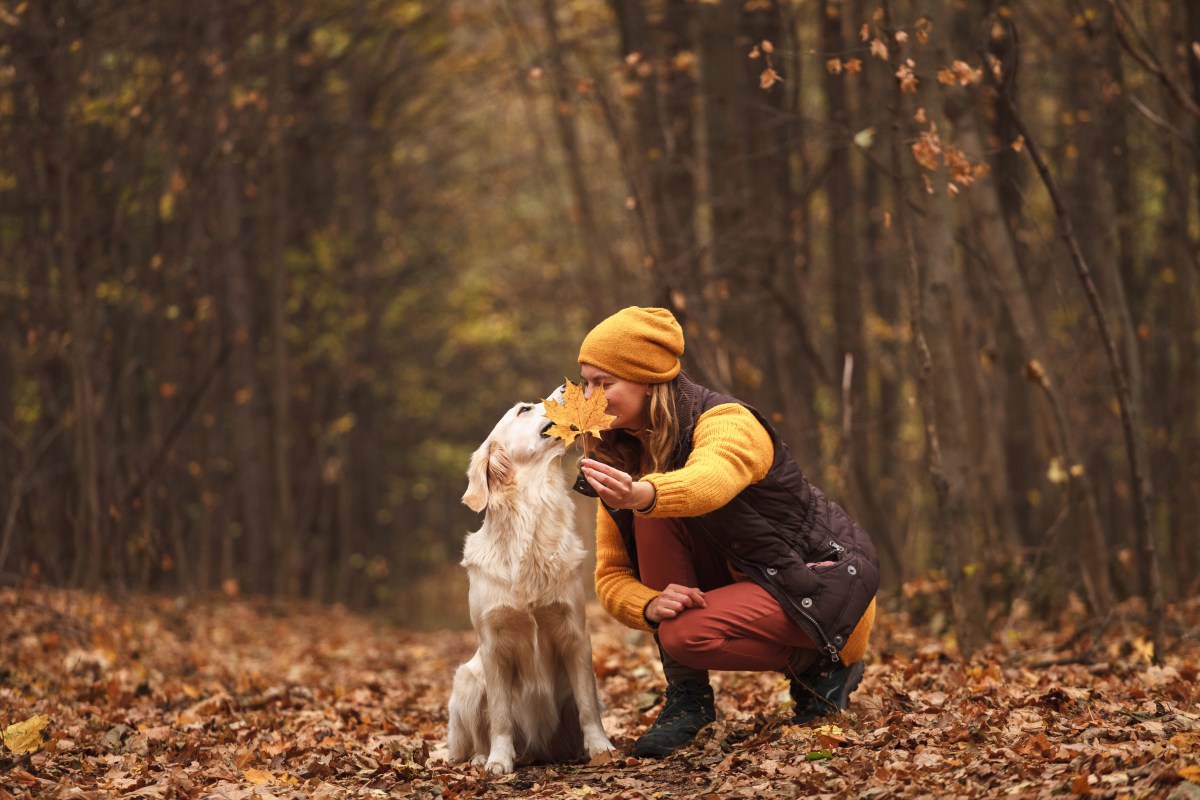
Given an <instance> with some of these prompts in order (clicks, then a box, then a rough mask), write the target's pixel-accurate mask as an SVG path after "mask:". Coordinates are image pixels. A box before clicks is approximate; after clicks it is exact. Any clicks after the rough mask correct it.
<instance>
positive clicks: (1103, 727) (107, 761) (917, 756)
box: [0, 588, 1200, 800]
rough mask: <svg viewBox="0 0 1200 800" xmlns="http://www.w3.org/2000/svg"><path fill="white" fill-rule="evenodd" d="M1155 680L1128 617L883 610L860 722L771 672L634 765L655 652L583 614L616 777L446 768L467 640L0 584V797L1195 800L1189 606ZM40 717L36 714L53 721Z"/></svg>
mask: <svg viewBox="0 0 1200 800" xmlns="http://www.w3.org/2000/svg"><path fill="white" fill-rule="evenodd" d="M1169 623H1170V624H1169V625H1168V630H1169V631H1170V632H1171V639H1170V642H1169V645H1170V647H1169V649H1168V652H1167V653H1166V657H1165V659H1164V663H1163V664H1162V665H1152V664H1151V663H1149V660H1148V656H1149V655H1150V653H1149V650H1148V646H1147V645H1146V643H1145V641H1144V640H1143V639H1141V638H1139V636H1138V631H1137V630H1136V629H1134V628H1133V627H1132V624H1131V623H1128V622H1127V621H1126V619H1124V618H1118V620H1117V621H1116V622H1112V621H1111V620H1110V621H1109V624H1106V625H1095V624H1088V623H1087V622H1086V620H1080V621H1077V622H1076V623H1071V622H1060V623H1058V624H1056V625H1055V626H1054V628H1053V629H1046V628H1043V627H1039V626H1036V625H1033V624H1031V623H1030V622H1028V621H1025V622H1023V623H1022V624H1020V625H1017V626H1015V627H1011V626H1010V627H1008V628H1005V629H1004V630H1000V631H998V632H997V633H996V641H995V642H994V643H993V644H992V645H991V646H989V647H988V648H987V649H985V650H984V651H982V652H981V653H980V654H979V655H977V656H975V657H973V658H972V659H970V660H969V661H964V660H962V659H960V658H958V657H957V655H956V651H955V649H954V647H953V643H952V642H950V641H948V640H947V639H946V638H944V637H939V636H934V635H932V634H930V633H929V632H928V631H927V630H923V629H919V628H917V627H914V626H912V625H910V624H908V623H906V621H905V618H904V617H903V616H902V615H899V614H890V615H882V616H881V619H880V623H879V625H878V628H877V631H878V633H877V635H876V636H875V637H874V639H873V651H872V654H871V656H870V660H869V666H868V669H867V673H866V677H865V679H864V682H863V685H862V687H861V688H860V690H859V691H858V693H857V694H856V695H855V698H854V700H855V702H854V704H853V705H852V707H851V709H850V711H848V712H846V713H844V714H841V715H838V716H836V717H832V718H828V719H826V720H824V721H823V722H826V723H828V724H826V725H824V726H810V727H797V726H794V725H790V724H788V723H787V709H786V704H787V690H786V689H787V687H786V684H785V683H784V681H783V679H782V678H781V677H780V676H778V675H768V674H749V673H723V674H717V675H715V676H714V685H715V686H716V687H717V698H718V717H719V718H718V721H717V723H716V724H714V725H713V726H710V727H709V728H708V729H706V730H705V731H704V732H702V734H701V736H700V738H699V741H698V742H697V744H696V745H695V746H694V747H692V748H690V749H688V750H686V751H684V752H682V753H680V754H677V755H676V756H674V757H672V758H669V759H666V760H664V761H639V760H637V759H635V758H632V757H630V756H629V755H628V753H629V748H630V745H631V743H632V741H633V739H634V737H636V735H637V733H638V732H639V730H641V729H642V727H643V726H644V725H645V724H646V723H648V722H649V721H650V720H651V719H653V716H654V713H655V712H656V704H657V702H658V701H659V699H660V698H659V696H658V694H657V691H658V690H659V689H660V688H661V686H662V681H661V674H660V672H659V671H658V667H657V665H656V663H655V661H654V659H653V658H652V651H651V649H650V642H649V641H648V640H647V639H646V638H645V637H644V636H643V635H641V634H636V633H631V632H627V631H625V630H623V629H621V628H619V627H618V626H617V625H616V624H615V623H612V622H611V621H609V620H608V619H607V618H606V617H605V616H604V615H603V613H601V612H599V611H598V610H597V609H595V608H593V609H590V611H589V626H590V628H591V631H592V637H593V647H594V663H595V667H596V672H597V675H598V676H599V685H600V689H601V694H602V697H603V699H604V701H605V703H606V704H607V711H606V713H605V717H604V721H605V727H606V729H607V731H608V733H609V735H610V738H611V739H612V740H613V742H614V744H616V745H617V747H618V753H617V754H616V757H615V758H613V759H598V761H603V762H604V763H596V764H584V763H579V764H559V765H541V764H528V765H522V766H520V767H519V768H518V770H517V771H516V772H515V773H514V774H512V775H509V776H504V777H502V778H494V777H490V776H486V775H484V774H481V773H480V772H479V771H477V770H476V769H474V768H472V767H470V766H468V765H456V764H448V763H446V762H445V760H444V758H442V755H443V753H444V742H445V737H446V701H447V697H448V694H449V691H450V676H451V673H452V671H453V669H454V668H455V666H456V665H457V664H459V663H460V662H461V661H463V660H465V659H466V658H467V657H468V656H469V655H470V653H471V652H472V651H473V649H474V635H473V634H472V633H470V632H457V631H456V632H435V633H414V632H407V631H404V630H399V629H397V628H395V627H392V626H390V625H388V624H386V623H384V622H381V621H378V620H372V619H369V618H365V617H360V616H355V615H352V614H349V613H346V612H344V611H340V610H336V609H333V610H331V609H327V608H324V609H323V608H317V607H313V606H287V607H280V606H273V605H267V604H256V603H255V602H253V601H248V600H228V599H223V600H219V601H211V602H205V603H202V604H197V603H190V602H186V601H182V600H172V599H165V598H155V597H137V598H124V599H121V600H119V601H118V600H114V599H111V598H105V597H101V596H96V595H87V594H81V593H76V592H67V591H59V590H49V589H35V590H31V589H21V590H18V589H11V588H10V589H0V732H4V733H5V738H4V742H5V744H4V745H3V746H0V800H9V798H31V797H48V798H102V797H103V798H110V797H129V798H184V797H186V798H192V797H211V798H251V797H259V798H264V800H265V799H267V798H272V797H279V798H293V797H295V798H300V797H303V798H341V797H346V798H359V797H362V798H367V797H371V798H374V797H380V798H382V797H414V798H436V797H442V798H475V797H480V798H517V797H521V798H526V797H533V798H589V797H597V798H601V797H603V798H629V800H635V799H640V798H688V797H697V798H757V797H852V798H888V797H896V798H908V797H998V796H1010V797H1028V798H1041V797H1070V796H1073V795H1074V796H1091V797H1112V798H1118V797H1163V798H1168V797H1171V798H1178V799H1179V800H1197V798H1200V689H1198V688H1197V681H1196V678H1197V670H1198V668H1200V638H1198V637H1197V635H1196V631H1197V629H1198V626H1200V603H1196V602H1192V603H1190V604H1188V605H1186V606H1184V607H1177V608H1175V609H1173V611H1172V616H1171V619H1170V621H1169ZM43 715H44V718H43Z"/></svg>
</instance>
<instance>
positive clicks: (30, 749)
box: [4, 714, 50, 756]
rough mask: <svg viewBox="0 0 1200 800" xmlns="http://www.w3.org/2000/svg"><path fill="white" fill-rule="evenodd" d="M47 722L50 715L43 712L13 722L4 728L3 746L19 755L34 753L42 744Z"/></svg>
mask: <svg viewBox="0 0 1200 800" xmlns="http://www.w3.org/2000/svg"><path fill="white" fill-rule="evenodd" d="M49 724H50V717H48V716H46V715H45V714H38V715H36V716H33V717H30V718H29V719H27V720H25V721H24V722H16V723H13V724H12V725H9V726H8V727H7V728H5V729H4V746H5V747H7V748H8V749H9V750H11V751H12V752H13V753H15V754H16V755H19V756H22V755H25V754H26V753H36V752H37V751H38V750H41V749H42V744H43V743H44V742H45V741H46V735H45V733H44V732H43V731H44V730H45V728H46V726H47V725H49Z"/></svg>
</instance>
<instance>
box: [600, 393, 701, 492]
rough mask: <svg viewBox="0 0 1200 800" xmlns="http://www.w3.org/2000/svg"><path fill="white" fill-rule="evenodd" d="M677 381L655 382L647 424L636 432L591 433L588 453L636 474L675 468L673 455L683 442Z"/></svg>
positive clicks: (647, 413) (648, 403) (639, 475)
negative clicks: (680, 437)
mask: <svg viewBox="0 0 1200 800" xmlns="http://www.w3.org/2000/svg"><path fill="white" fill-rule="evenodd" d="M678 399H679V389H678V385H677V383H676V381H673V380H672V381H667V382H666V383H655V384H651V389H650V399H649V400H648V401H647V409H646V427H645V428H643V429H642V430H641V431H639V432H638V434H637V435H636V436H635V435H634V434H632V433H630V432H629V431H626V430H610V431H605V432H604V433H603V434H601V435H600V436H599V437H595V436H591V435H588V436H587V437H586V441H585V442H584V455H585V456H587V457H589V458H594V459H596V460H597V461H599V462H601V463H603V464H608V465H609V466H612V467H616V468H617V469H619V470H621V471H623V472H628V473H629V474H630V475H633V476H634V477H635V478H640V477H641V476H642V475H648V474H650V473H651V472H663V471H664V470H667V469H670V468H671V466H672V465H671V455H672V454H673V453H674V452H675V449H676V447H677V446H678V444H679V415H678V410H677V408H676V403H677V402H678Z"/></svg>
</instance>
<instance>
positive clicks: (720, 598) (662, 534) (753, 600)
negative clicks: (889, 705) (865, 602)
mask: <svg viewBox="0 0 1200 800" xmlns="http://www.w3.org/2000/svg"><path fill="white" fill-rule="evenodd" d="M634 537H635V538H636V539H637V560H638V572H639V574H640V575H641V580H642V583H644V584H646V585H647V586H649V587H650V588H651V589H656V590H659V591H661V590H663V589H665V588H666V587H667V584H671V583H677V584H679V585H681V586H694V587H697V588H699V589H700V590H701V591H702V592H704V600H705V603H706V604H707V605H706V607H705V608H688V609H684V611H683V613H681V614H680V615H679V616H677V617H675V618H674V619H667V620H663V622H662V624H660V625H659V627H658V643H659V646H660V647H661V648H662V650H663V651H664V659H663V661H664V667H668V666H670V665H669V664H668V663H667V662H668V661H669V660H670V661H675V662H677V663H678V664H679V665H680V666H682V667H684V668H688V669H690V670H710V669H719V670H749V671H764V670H775V671H784V670H785V669H786V668H787V667H788V665H789V664H791V665H793V666H795V665H798V664H804V663H806V662H811V661H812V660H813V658H814V656H815V655H816V645H814V644H813V642H812V639H810V638H809V637H808V634H806V633H805V632H804V631H803V630H801V628H800V627H799V626H798V625H796V623H794V622H792V621H791V619H789V618H788V615H787V614H785V613H784V611H783V609H782V608H781V607H780V605H779V603H778V602H777V601H776V600H775V598H774V597H771V595H770V594H768V593H767V591H766V590H765V589H763V588H762V587H760V586H759V585H758V584H756V583H754V582H753V581H750V580H735V579H734V577H733V576H732V575H731V574H730V572H729V567H728V564H727V563H726V561H725V558H724V557H723V556H722V555H721V554H720V553H718V552H717V550H716V548H715V547H713V546H712V545H711V544H710V543H709V541H708V539H707V538H706V537H705V536H704V535H703V534H699V533H697V534H694V535H693V534H692V533H691V532H690V531H688V529H687V528H686V527H685V526H684V524H683V522H682V521H681V520H678V519H652V518H649V517H636V518H635V519H634ZM668 677H670V670H669V669H668Z"/></svg>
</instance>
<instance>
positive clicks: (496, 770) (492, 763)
mask: <svg viewBox="0 0 1200 800" xmlns="http://www.w3.org/2000/svg"><path fill="white" fill-rule="evenodd" d="M484 768H485V769H486V770H487V771H488V772H490V773H492V774H493V775H507V774H508V773H510V772H512V771H513V762H512V759H511V758H489V759H488V762H487V764H486V765H484Z"/></svg>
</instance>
